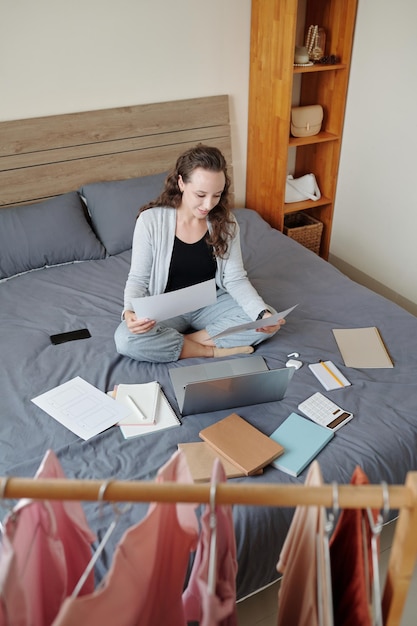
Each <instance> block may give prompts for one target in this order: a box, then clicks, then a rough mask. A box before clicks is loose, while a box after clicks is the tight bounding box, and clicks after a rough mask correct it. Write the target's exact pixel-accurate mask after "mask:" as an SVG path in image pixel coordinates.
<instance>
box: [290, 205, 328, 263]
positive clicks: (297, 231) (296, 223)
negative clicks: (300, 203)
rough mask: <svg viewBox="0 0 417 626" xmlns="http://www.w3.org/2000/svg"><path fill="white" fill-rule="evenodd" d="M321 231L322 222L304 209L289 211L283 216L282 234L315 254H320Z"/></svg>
mask: <svg viewBox="0 0 417 626" xmlns="http://www.w3.org/2000/svg"><path fill="white" fill-rule="evenodd" d="M322 232H323V223H322V222H320V221H319V220H316V218H314V217H311V215H308V214H307V213H306V212H305V211H299V212H297V213H289V214H288V215H286V216H285V218H284V234H285V235H287V236H288V237H290V238H291V239H294V240H295V241H297V242H298V243H300V244H301V245H302V246H304V247H305V248H308V249H309V250H311V251H312V252H314V253H315V254H320V243H321V236H322Z"/></svg>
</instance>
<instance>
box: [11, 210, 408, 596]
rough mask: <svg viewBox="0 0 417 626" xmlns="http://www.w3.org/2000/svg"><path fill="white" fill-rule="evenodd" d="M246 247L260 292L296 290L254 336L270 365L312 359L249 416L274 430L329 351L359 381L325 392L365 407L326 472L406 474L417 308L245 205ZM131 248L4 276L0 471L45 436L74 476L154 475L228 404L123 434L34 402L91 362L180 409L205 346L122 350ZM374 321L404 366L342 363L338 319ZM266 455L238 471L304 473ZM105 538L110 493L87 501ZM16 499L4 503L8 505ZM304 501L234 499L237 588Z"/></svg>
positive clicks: (113, 378)
mask: <svg viewBox="0 0 417 626" xmlns="http://www.w3.org/2000/svg"><path fill="white" fill-rule="evenodd" d="M236 216H237V218H238V220H239V223H240V225H241V234H242V249H243V255H244V260H245V264H246V268H247V270H248V274H249V276H250V278H251V279H252V281H253V283H254V285H255V286H256V288H257V289H258V291H259V292H260V293H261V294H262V296H263V298H264V299H265V300H266V301H267V302H268V303H270V304H271V305H273V306H274V307H275V308H276V309H277V310H283V309H286V308H288V307H290V306H292V305H294V304H297V303H299V306H298V307H297V308H296V309H295V310H294V311H293V312H292V313H291V314H290V316H289V317H288V319H287V324H286V325H285V326H284V327H283V328H282V329H281V330H280V332H279V333H278V334H277V335H276V336H274V337H273V338H272V339H270V340H269V341H267V342H265V343H263V344H262V345H261V346H260V347H258V348H257V351H256V353H257V354H260V355H262V356H263V357H264V358H265V360H266V362H267V364H268V366H269V368H279V367H283V366H284V365H285V362H286V360H287V354H288V353H290V352H294V351H297V352H299V353H300V358H301V360H302V361H303V362H304V366H303V367H302V368H301V369H300V370H298V371H296V372H295V374H294V377H293V379H292V381H291V383H290V385H289V388H288V392H287V394H286V397H285V398H284V399H283V400H282V401H281V402H276V403H267V404H260V405H256V406H247V407H240V408H239V409H237V410H236V412H238V413H239V414H240V415H241V416H242V417H243V418H245V419H246V420H248V421H249V422H250V423H252V424H253V425H255V426H256V427H258V428H259V429H260V430H262V431H263V432H264V433H265V434H268V435H269V434H271V433H272V431H274V430H275V429H276V428H277V427H278V426H279V424H280V423H282V422H283V420H284V419H285V418H286V417H287V416H288V415H289V413H291V412H292V411H297V405H298V404H299V402H300V401H302V400H304V399H306V398H307V397H308V396H309V395H311V394H312V393H314V392H315V391H324V390H323V388H322V387H321V385H320V384H319V383H318V381H317V380H316V378H315V377H314V376H313V374H312V373H311V372H310V370H309V369H308V367H307V364H308V363H314V362H317V361H318V360H319V359H331V360H333V362H334V363H335V364H336V365H337V366H338V367H339V368H340V370H341V371H342V372H343V373H344V374H345V375H346V376H347V377H348V379H349V380H350V381H351V382H352V386H351V387H347V388H344V389H340V390H336V391H332V392H328V394H327V395H328V396H329V397H331V398H332V399H333V400H334V401H335V402H336V403H338V404H340V405H341V406H342V407H344V408H346V409H347V410H349V411H352V412H353V413H354V419H353V420H352V421H351V422H350V423H349V424H347V425H346V426H344V427H343V428H341V429H340V430H338V431H337V433H336V435H335V437H334V439H333V440H332V441H331V442H330V443H329V444H328V445H327V446H326V448H325V449H324V450H323V451H322V452H321V453H320V455H319V456H318V461H319V463H320V466H321V469H322V473H323V476H324V479H325V481H326V482H330V481H337V482H339V483H346V482H349V480H350V477H351V474H352V472H353V470H354V468H355V466H356V465H360V466H361V467H362V468H363V470H364V471H365V472H366V474H367V475H368V477H369V479H370V481H371V482H374V483H378V482H380V481H382V480H385V481H387V482H388V483H402V482H403V481H404V479H405V475H406V473H407V471H409V470H416V469H417V384H416V371H417V319H416V318H415V317H414V316H412V315H410V314H408V313H407V312H405V311H404V310H403V309H401V308H400V307H398V306H397V305H395V304H393V303H391V302H389V301H388V300H386V299H384V298H382V297H380V296H379V295H376V294H375V293H373V292H371V291H369V290H367V289H365V288H363V287H361V286H359V285H358V284H356V283H354V282H352V281H351V280H350V279H348V278H347V277H345V276H344V275H342V274H341V273H340V272H339V271H338V270H336V269H335V268H334V267H332V266H331V265H330V264H328V263H327V262H325V261H323V260H322V259H320V258H319V257H317V256H316V255H314V254H313V253H312V252H310V251H309V250H306V249H305V248H303V247H302V246H300V245H299V244H298V243H296V242H294V241H293V240H291V239H289V238H287V237H285V236H284V235H282V234H281V233H279V232H277V231H276V230H274V229H272V228H270V227H269V225H268V224H266V222H264V221H263V220H262V219H261V218H260V216H259V215H258V214H257V213H255V212H254V211H250V210H248V209H240V210H237V211H236ZM129 258H130V253H129V252H123V253H122V254H119V255H116V256H111V257H108V258H106V259H101V260H95V261H85V262H79V263H74V264H68V265H62V266H55V267H50V268H46V269H42V270H38V271H32V272H30V273H27V274H24V275H21V276H17V277H15V278H12V279H10V280H7V281H5V282H3V283H1V284H0V354H1V375H0V398H1V402H0V476H4V475H10V476H32V475H33V474H34V473H35V472H36V470H37V468H38V465H39V463H40V461H41V459H42V457H43V456H44V453H45V452H46V450H47V449H52V450H54V451H55V453H56V454H57V455H58V458H59V460H60V462H61V464H62V466H63V469H64V471H65V473H66V475H67V476H68V477H71V478H95V479H104V478H109V477H112V478H117V479H122V480H126V479H135V480H137V479H144V480H149V479H152V478H153V477H154V476H155V473H156V472H157V470H158V468H159V467H161V465H162V464H164V463H165V462H166V461H167V459H168V458H169V457H170V456H171V454H172V453H173V452H174V451H175V450H176V449H177V444H178V443H181V442H188V441H198V440H199V436H198V433H199V431H200V430H201V428H203V427H205V426H208V425H209V424H211V423H213V422H214V421H216V420H219V419H220V418H222V417H225V416H226V415H227V414H229V413H230V412H231V411H230V410H228V411H218V412H217V413H213V414H204V415H203V414H202V415H192V416H188V417H185V418H183V419H182V425H181V426H180V427H179V428H173V429H170V430H167V431H164V432H158V433H155V434H152V435H149V436H146V437H140V438H137V439H131V440H125V439H124V438H123V436H122V434H121V432H120V430H119V428H118V427H117V426H115V427H113V428H110V429H109V430H107V431H106V432H104V433H102V434H100V435H99V436H97V437H95V438H94V439H92V440H90V441H87V442H85V441H82V440H80V439H79V438H78V437H76V436H75V435H74V434H73V433H71V432H70V431H69V430H66V429H65V428H64V427H63V426H61V425H60V424H58V423H57V422H56V421H55V420H54V419H52V418H51V417H50V416H49V415H47V414H46V413H44V412H43V411H42V410H41V409H39V408H38V407H36V406H35V405H34V404H33V403H32V402H31V398H33V397H34V396H36V395H39V394H40V393H42V392H44V391H47V390H49V389H51V388H53V387H54V386H56V385H58V384H60V383H63V382H64V381H66V380H69V379H70V378H73V377H74V376H81V377H82V378H84V379H85V380H87V381H88V382H90V383H92V384H93V385H95V386H97V387H98V388H99V389H101V390H102V391H107V390H109V389H111V388H112V387H113V386H114V385H115V384H117V383H133V382H146V381H151V380H158V381H159V382H160V383H161V385H162V387H163V390H164V391H165V393H166V396H167V398H168V399H169V401H170V403H171V404H172V406H173V407H174V408H175V409H177V408H178V407H177V405H176V401H175V397H174V394H173V390H172V387H171V383H170V378H169V374H168V370H169V367H182V366H184V365H189V364H191V363H192V362H198V360H197V359H189V360H186V361H185V360H184V361H180V362H177V363H174V364H168V365H166V364H165V365H163V364H147V363H138V362H135V361H132V360H130V359H129V358H126V357H122V356H120V355H118V354H117V353H116V351H115V347H114V342H113V333H114V330H115V328H116V326H117V325H118V323H119V320H120V313H121V308H122V301H123V288H124V284H125V280H126V277H127V273H128V270H129ZM363 326H376V327H377V328H378V329H379V330H380V333H381V335H382V337H383V339H384V342H385V344H386V346H387V348H388V350H389V352H390V355H391V357H392V359H393V362H394V368H393V369H352V368H346V367H345V366H344V364H343V360H342V358H341V355H340V352H339V350H338V347H337V345H336V342H335V340H334V337H333V334H332V329H333V328H350V327H363ZM82 327H88V329H89V330H90V332H91V338H90V339H86V340H82V341H75V342H71V343H65V344H62V345H58V346H54V345H52V344H51V343H50V340H49V336H50V335H51V334H54V333H59V332H64V331H69V330H73V329H77V328H82ZM304 478H305V472H304V473H303V474H302V475H301V476H299V477H298V478H292V477H290V476H288V475H287V474H285V473H283V472H280V471H279V470H276V469H274V468H272V466H270V467H268V468H267V469H266V470H265V472H264V474H263V475H262V476H257V477H251V478H245V479H234V480H246V481H251V482H253V483H254V484H257V483H259V482H268V483H288V482H293V483H302V482H304ZM84 506H85V510H86V513H87V517H88V520H89V523H90V525H91V527H92V529H93V530H94V531H95V532H96V533H97V535H98V537H99V538H100V537H101V536H102V535H103V534H104V533H105V531H106V529H107V528H108V525H109V523H110V521H111V520H112V517H113V513H112V511H111V507H109V506H107V507H102V509H101V508H100V506H99V504H98V503H96V502H93V503H85V504H84ZM147 506H148V505H147V504H137V505H134V506H132V507H131V509H130V510H129V511H128V512H127V513H124V515H123V516H122V517H121V519H120V521H119V524H118V526H117V529H116V531H115V532H114V534H113V536H112V538H111V540H110V542H109V543H108V544H107V547H106V549H105V551H104V554H103V557H102V559H101V561H100V563H99V564H98V566H97V577H98V578H101V577H102V576H103V575H104V573H105V571H106V569H107V568H108V567H109V564H110V563H111V558H112V553H113V550H114V547H115V545H116V543H117V541H118V540H119V538H120V536H121V534H122V533H123V532H124V530H126V528H128V527H129V526H130V525H131V524H133V523H135V522H137V521H138V520H140V519H141V518H142V517H143V516H144V514H145V513H146V510H147ZM4 511H5V508H3V514H4ZM292 513H293V511H292V510H289V509H279V508H268V507H245V506H235V507H234V518H235V525H236V540H237V548H238V556H239V573H238V580H237V584H238V596H239V597H243V596H245V595H247V594H249V593H251V592H253V591H255V590H256V589H259V588H260V587H262V586H264V585H266V584H267V583H269V582H271V581H272V580H274V579H275V578H276V577H277V573H276V569H275V566H276V562H277V560H278V556H279V553H280V549H281V546H282V542H283V540H284V538H285V536H286V533H287V530H288V527H289V524H290V521H291V516H292Z"/></svg>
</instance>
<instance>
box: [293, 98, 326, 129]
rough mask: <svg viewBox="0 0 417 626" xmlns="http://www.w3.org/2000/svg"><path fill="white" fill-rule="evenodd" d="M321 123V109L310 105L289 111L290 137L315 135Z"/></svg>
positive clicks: (315, 105)
mask: <svg viewBox="0 0 417 626" xmlns="http://www.w3.org/2000/svg"><path fill="white" fill-rule="evenodd" d="M322 122H323V107H322V106H321V105H320V104H311V105H310V106H304V107H293V108H292V109H291V135H293V137H310V136H311V135H317V134H318V133H319V132H320V130H321V125H322Z"/></svg>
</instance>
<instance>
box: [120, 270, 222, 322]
mask: <svg viewBox="0 0 417 626" xmlns="http://www.w3.org/2000/svg"><path fill="white" fill-rule="evenodd" d="M216 297H217V296H216V282H215V280H214V278H212V279H211V280H206V281H204V282H202V283H198V284H197V285H191V287H184V289H176V290H175V291H168V292H167V293H161V294H159V295H156V296H147V297H145V298H133V300H132V304H133V308H134V310H135V313H136V315H137V317H138V318H146V317H147V318H148V319H150V320H156V321H157V322H161V321H162V320H166V319H168V318H170V317H176V316H177V315H182V314H183V313H189V312H190V311H196V310H197V309H201V308H202V307H204V306H208V305H209V304H213V303H214V302H216Z"/></svg>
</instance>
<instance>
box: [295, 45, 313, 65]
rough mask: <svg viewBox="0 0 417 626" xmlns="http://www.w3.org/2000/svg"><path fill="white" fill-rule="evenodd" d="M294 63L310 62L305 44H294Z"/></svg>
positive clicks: (305, 63)
mask: <svg viewBox="0 0 417 626" xmlns="http://www.w3.org/2000/svg"><path fill="white" fill-rule="evenodd" d="M294 63H295V65H307V64H310V58H309V56H308V50H307V48H306V47H305V46H295V52H294Z"/></svg>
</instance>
